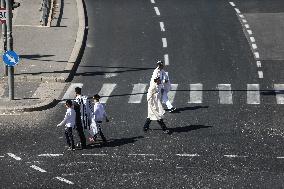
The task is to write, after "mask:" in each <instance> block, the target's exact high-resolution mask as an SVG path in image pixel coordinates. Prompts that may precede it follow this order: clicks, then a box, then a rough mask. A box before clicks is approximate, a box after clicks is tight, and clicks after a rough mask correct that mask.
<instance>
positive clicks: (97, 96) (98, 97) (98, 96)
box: [93, 94, 101, 100]
mask: <svg viewBox="0 0 284 189" xmlns="http://www.w3.org/2000/svg"><path fill="white" fill-rule="evenodd" d="M93 98H94V99H96V100H100V98H101V96H100V95H98V94H95V95H94V96H93Z"/></svg>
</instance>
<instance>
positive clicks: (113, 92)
mask: <svg viewBox="0 0 284 189" xmlns="http://www.w3.org/2000/svg"><path fill="white" fill-rule="evenodd" d="M83 85H84V84H83V83H72V84H71V85H70V86H69V88H68V89H67V91H66V93H65V94H64V96H63V98H62V101H63V100H66V99H73V98H74V90H75V87H78V86H79V87H82V88H83ZM148 86H149V84H148V83H137V84H132V85H131V87H128V88H129V92H130V93H127V94H126V95H125V94H124V95H121V94H120V93H118V92H119V86H118V84H116V83H104V84H102V85H101V88H100V90H99V92H98V94H99V95H100V96H101V97H102V98H101V102H102V103H107V102H108V101H109V99H110V98H111V97H113V96H125V97H126V98H128V101H127V102H128V103H129V104H140V103H142V100H143V97H144V96H146V94H147V88H148ZM181 86H182V87H180V85H179V84H172V90H171V91H170V92H169V93H168V97H169V100H170V101H171V102H172V103H173V102H174V101H175V98H176V96H177V93H178V92H186V93H188V96H187V97H186V98H188V99H185V103H188V104H202V103H204V93H205V92H208V91H209V92H210V91H213V92H214V91H218V101H216V103H217V104H224V105H226V104H227V105H232V104H234V103H237V102H238V101H237V100H235V102H234V93H240V92H242V93H246V94H245V95H246V104H251V105H257V104H261V102H262V101H261V97H262V93H263V92H268V93H270V95H271V96H272V98H274V99H275V100H274V102H275V104H284V84H274V85H273V89H272V90H261V88H260V85H259V84H246V86H245V87H244V88H245V90H239V89H235V90H234V89H233V88H232V86H231V84H217V85H216V89H215V90H206V89H204V86H203V84H202V83H192V84H189V85H187V86H188V88H187V89H186V90H184V86H185V85H184V84H183V85H181ZM124 87H125V86H124ZM179 87H180V88H182V89H179ZM145 98H146V97H145Z"/></svg>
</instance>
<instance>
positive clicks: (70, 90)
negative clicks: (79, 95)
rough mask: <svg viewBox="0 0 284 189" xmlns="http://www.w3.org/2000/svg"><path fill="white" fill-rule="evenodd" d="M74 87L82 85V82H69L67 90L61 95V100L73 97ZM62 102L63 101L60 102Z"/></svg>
mask: <svg viewBox="0 0 284 189" xmlns="http://www.w3.org/2000/svg"><path fill="white" fill-rule="evenodd" d="M76 87H80V88H82V87H83V83H71V85H70V86H69V88H68V89H67V91H66V92H65V94H64V96H63V97H62V100H66V99H74V98H75V88H76ZM62 103H64V102H62Z"/></svg>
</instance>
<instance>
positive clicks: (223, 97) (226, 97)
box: [218, 84, 233, 104]
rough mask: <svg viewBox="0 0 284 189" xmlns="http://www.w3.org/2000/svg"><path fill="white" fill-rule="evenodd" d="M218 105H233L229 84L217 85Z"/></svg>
mask: <svg viewBox="0 0 284 189" xmlns="http://www.w3.org/2000/svg"><path fill="white" fill-rule="evenodd" d="M218 89H219V102H220V104H233V96H232V89H231V84H218Z"/></svg>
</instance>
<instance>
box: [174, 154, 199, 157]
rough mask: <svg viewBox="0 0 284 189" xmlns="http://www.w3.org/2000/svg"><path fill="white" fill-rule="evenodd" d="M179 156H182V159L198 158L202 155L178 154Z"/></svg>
mask: <svg viewBox="0 0 284 189" xmlns="http://www.w3.org/2000/svg"><path fill="white" fill-rule="evenodd" d="M176 155H177V156H180V157H198V156H200V155H198V154H176Z"/></svg>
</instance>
